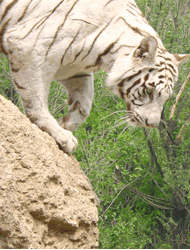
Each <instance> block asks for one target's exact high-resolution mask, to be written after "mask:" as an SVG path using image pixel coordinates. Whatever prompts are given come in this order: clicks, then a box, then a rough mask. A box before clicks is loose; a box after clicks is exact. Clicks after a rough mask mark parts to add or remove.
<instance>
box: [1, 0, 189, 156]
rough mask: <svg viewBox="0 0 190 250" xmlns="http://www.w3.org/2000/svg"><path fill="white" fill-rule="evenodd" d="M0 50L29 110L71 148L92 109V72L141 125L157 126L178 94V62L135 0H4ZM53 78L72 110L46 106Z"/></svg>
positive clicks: (181, 58) (32, 117) (183, 58)
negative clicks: (55, 112) (102, 76)
mask: <svg viewBox="0 0 190 250" xmlns="http://www.w3.org/2000/svg"><path fill="white" fill-rule="evenodd" d="M0 50H1V51H2V52H4V53H5V54H6V55H7V56H8V58H9V61H10V69H11V74H12V79H13V82H14V84H15V86H16V89H17V91H18V93H19V94H20V96H21V99H22V103H23V106H24V109H25V113H26V115H27V116H28V117H29V118H30V120H31V121H32V122H34V123H35V124H37V125H38V126H39V128H41V129H42V130H45V131H47V132H48V133H49V134H50V135H51V136H52V137H53V138H54V139H55V140H56V141H57V143H58V144H59V145H60V146H61V147H62V148H63V150H64V151H65V152H68V153H71V152H72V151H73V150H74V149H75V148H76V147H77V139H76V138H75V137H74V136H73V134H72V132H70V131H74V130H75V129H77V128H78V126H79V125H80V124H82V123H83V122H84V121H85V119H86V118H87V116H88V115H89V113H90V109H91V105H92V99H93V94H94V87H93V73H92V72H94V71H96V70H99V69H103V70H105V71H107V72H108V78H107V84H108V85H109V86H110V88H111V89H112V90H113V92H114V93H116V94H117V95H119V96H121V97H122V98H123V99H124V100H125V101H126V104H127V116H128V120H130V122H131V123H132V124H133V125H135V126H142V127H146V126H147V127H156V126H158V124H159V121H160V116H161V111H162V109H163V105H164V103H165V101H166V100H167V99H168V98H169V97H170V96H171V95H172V89H173V86H174V83H175V82H176V80H177V77H178V66H179V65H180V64H181V63H183V62H184V61H186V60H187V58H188V57H189V55H172V54H170V53H169V52H168V51H167V50H166V49H165V48H164V46H163V44H162V42H161V40H160V38H159V36H158V35H157V33H156V32H155V31H154V29H153V28H152V27H151V26H150V25H149V23H148V22H147V21H146V19H145V18H144V16H143V15H142V13H141V11H140V10H139V9H138V7H137V5H136V3H135V2H134V1H133V0H0ZM53 78H55V79H57V80H59V81H60V82H61V83H62V84H63V85H64V86H65V88H66V89H67V92H68V104H69V112H68V115H67V116H64V117H63V118H61V119H59V121H56V120H55V119H54V118H53V117H52V116H51V114H50V113H49V111H48V101H47V99H48V93H49V87H50V84H51V81H52V80H53Z"/></svg>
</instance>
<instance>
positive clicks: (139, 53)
mask: <svg viewBox="0 0 190 250" xmlns="http://www.w3.org/2000/svg"><path fill="white" fill-rule="evenodd" d="M157 47H158V43H157V41H156V39H155V38H154V37H152V36H148V37H145V38H143V39H142V41H141V43H140V45H139V46H138V48H137V49H136V50H135V52H134V57H138V58H142V59H143V60H148V61H149V62H150V61H154V58H155V54H156V50H157Z"/></svg>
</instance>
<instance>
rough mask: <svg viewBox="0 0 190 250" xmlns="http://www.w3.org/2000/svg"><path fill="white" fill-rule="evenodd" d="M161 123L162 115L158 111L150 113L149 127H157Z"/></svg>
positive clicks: (147, 122)
mask: <svg viewBox="0 0 190 250" xmlns="http://www.w3.org/2000/svg"><path fill="white" fill-rule="evenodd" d="M159 123H160V116H159V114H158V113H157V112H153V113H150V114H149V115H148V117H147V119H146V125H147V127H151V128H155V127H158V125H159Z"/></svg>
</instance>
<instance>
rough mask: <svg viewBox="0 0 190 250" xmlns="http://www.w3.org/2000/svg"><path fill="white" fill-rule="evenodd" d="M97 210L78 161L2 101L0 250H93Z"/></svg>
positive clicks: (96, 234) (92, 194) (96, 229)
mask: <svg viewBox="0 0 190 250" xmlns="http://www.w3.org/2000/svg"><path fill="white" fill-rule="evenodd" d="M97 206H98V198H97V196H96V195H95V193H94V192H93V190H92V187H91V185H90V183H89V181H88V178H87V177H86V176H85V175H84V173H83V171H82V169H81V167H80V165H79V163H78V162H77V161H76V159H75V158H74V157H73V156H71V155H67V154H65V153H64V152H63V151H61V150H60V149H59V147H58V146H57V144H56V142H55V141H54V139H53V138H52V137H51V136H49V135H48V134H47V133H46V132H43V131H41V130H40V129H38V127H37V126H36V125H34V124H32V123H31V122H30V121H29V119H28V118H27V117H25V116H24V115H23V114H22V113H21V112H20V111H19V109H18V108H17V107H16V106H14V105H13V104H12V103H11V102H10V101H7V100H6V99H5V98H4V97H2V96H0V248H20V249H21V248H26V249H28V248H33V249H39V248H40V249H46V248H51V249H52V248H58V249H65V248H70V249H71V248H97V247H98V236H99V231H98V228H97V222H98V211H97Z"/></svg>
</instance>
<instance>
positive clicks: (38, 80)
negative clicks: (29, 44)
mask: <svg viewBox="0 0 190 250" xmlns="http://www.w3.org/2000/svg"><path fill="white" fill-rule="evenodd" d="M8 52H9V53H8V58H9V61H10V68H11V74H12V79H13V82H14V84H15V87H16V89H17V92H18V93H19V94H20V96H21V99H22V104H23V107H24V110H25V113H26V115H27V117H28V118H29V119H30V120H31V122H33V123H35V124H36V125H37V126H38V127H39V128H40V129H42V130H43V131H46V132H48V133H49V134H50V135H51V136H52V137H53V138H54V139H55V140H56V142H57V143H58V144H59V145H60V147H61V148H62V149H63V150H64V151H65V152H67V153H71V152H72V151H74V150H75V148H76V147H77V144H78V142H77V139H76V138H75V137H74V136H73V134H72V132H70V131H68V130H66V129H63V128H61V127H60V126H59V124H58V123H57V121H56V120H55V119H54V118H53V117H52V115H51V114H50V112H49V110H48V94H49V87H50V84H51V81H52V79H53V77H54V74H55V73H56V71H57V67H58V66H57V65H56V64H53V63H51V62H50V61H49V60H48V59H47V58H45V59H44V58H43V56H41V54H40V53H38V54H37V53H36V51H32V50H31V49H30V48H29V49H27V48H26V47H25V46H24V44H22V46H21V45H20V44H19V43H17V40H16V39H15V40H13V39H12V42H9V51H8Z"/></svg>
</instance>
